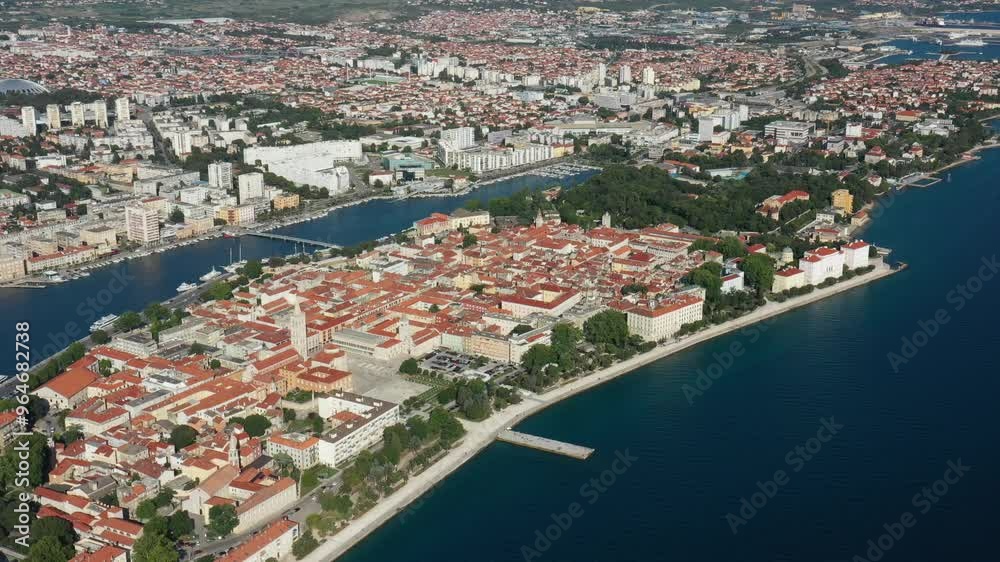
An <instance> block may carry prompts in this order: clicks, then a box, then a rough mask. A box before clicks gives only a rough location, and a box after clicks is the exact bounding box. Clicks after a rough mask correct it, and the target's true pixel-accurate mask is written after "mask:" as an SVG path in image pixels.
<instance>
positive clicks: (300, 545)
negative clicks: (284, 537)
mask: <svg viewBox="0 0 1000 562" xmlns="http://www.w3.org/2000/svg"><path fill="white" fill-rule="evenodd" d="M317 546H319V543H318V542H316V538H315V537H313V534H312V531H306V532H305V533H302V536H300V537H299V538H298V539H296V540H295V542H294V543H292V554H294V555H295V558H296V559H299V560H301V559H302V558H305V557H306V555H308V554H309V553H310V552H312V551H314V550H316V547H317Z"/></svg>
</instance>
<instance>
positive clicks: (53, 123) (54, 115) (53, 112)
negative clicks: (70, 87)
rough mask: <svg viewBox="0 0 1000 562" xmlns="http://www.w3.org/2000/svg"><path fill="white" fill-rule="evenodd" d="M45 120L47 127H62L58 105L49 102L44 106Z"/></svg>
mask: <svg viewBox="0 0 1000 562" xmlns="http://www.w3.org/2000/svg"><path fill="white" fill-rule="evenodd" d="M45 122H46V123H47V124H48V126H49V129H51V130H53V131H54V130H56V129H60V128H62V114H60V113H59V106H58V105H56V104H51V105H47V106H45Z"/></svg>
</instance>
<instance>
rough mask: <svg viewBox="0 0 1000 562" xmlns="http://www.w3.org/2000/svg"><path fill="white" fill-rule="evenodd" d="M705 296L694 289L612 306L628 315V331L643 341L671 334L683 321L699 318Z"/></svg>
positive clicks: (675, 331)
mask: <svg viewBox="0 0 1000 562" xmlns="http://www.w3.org/2000/svg"><path fill="white" fill-rule="evenodd" d="M704 305H705V299H704V298H703V297H701V296H699V295H698V294H695V293H683V294H679V295H675V296H673V297H669V298H666V299H663V300H659V301H647V302H640V303H639V304H634V305H632V304H630V303H625V304H623V305H620V306H616V308H619V309H620V310H621V311H622V312H624V313H625V314H626V316H627V317H628V329H629V332H631V333H633V334H637V335H639V336H640V337H642V339H644V340H646V341H659V340H662V339H666V338H669V337H672V336H673V335H674V334H676V333H677V331H678V330H680V328H681V326H683V325H684V324H690V323H691V322H697V321H699V320H701V318H702V309H703V308H704Z"/></svg>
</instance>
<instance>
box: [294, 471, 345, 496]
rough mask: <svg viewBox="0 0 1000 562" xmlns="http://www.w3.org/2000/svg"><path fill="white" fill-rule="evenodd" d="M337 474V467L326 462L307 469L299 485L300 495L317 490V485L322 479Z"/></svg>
mask: <svg viewBox="0 0 1000 562" xmlns="http://www.w3.org/2000/svg"><path fill="white" fill-rule="evenodd" d="M335 474H337V469H335V468H330V467H329V466H326V465H325V464H317V465H316V466H314V467H312V468H308V469H306V470H305V471H304V472H303V473H302V481H301V484H300V486H299V496H300V497H301V496H305V495H306V494H308V493H309V492H311V491H313V490H315V489H316V486H319V483H320V480H325V479H327V478H330V477H331V476H333V475H335Z"/></svg>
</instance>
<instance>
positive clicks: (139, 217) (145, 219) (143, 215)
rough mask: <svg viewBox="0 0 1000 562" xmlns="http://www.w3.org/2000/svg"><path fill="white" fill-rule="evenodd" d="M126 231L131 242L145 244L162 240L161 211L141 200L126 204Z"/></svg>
mask: <svg viewBox="0 0 1000 562" xmlns="http://www.w3.org/2000/svg"><path fill="white" fill-rule="evenodd" d="M125 232H126V235H127V236H128V239H129V241H130V242H138V243H140V244H143V245H149V244H156V243H157V242H159V241H160V213H159V211H157V210H156V209H155V208H151V207H148V206H146V205H144V204H143V203H141V202H138V203H131V204H129V205H126V206H125Z"/></svg>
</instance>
